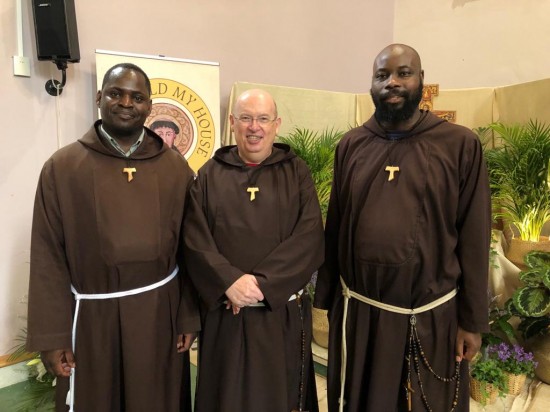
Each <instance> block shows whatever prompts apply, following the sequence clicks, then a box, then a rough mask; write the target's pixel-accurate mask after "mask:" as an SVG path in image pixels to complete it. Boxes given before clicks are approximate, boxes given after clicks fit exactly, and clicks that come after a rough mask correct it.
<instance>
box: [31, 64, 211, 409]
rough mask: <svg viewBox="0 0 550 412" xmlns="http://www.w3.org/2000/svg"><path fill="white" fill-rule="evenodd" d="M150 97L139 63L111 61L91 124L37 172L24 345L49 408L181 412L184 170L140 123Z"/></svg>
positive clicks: (186, 298) (190, 292)
mask: <svg viewBox="0 0 550 412" xmlns="http://www.w3.org/2000/svg"><path fill="white" fill-rule="evenodd" d="M151 104H152V102H151V84H150V82H149V79H148V77H147V75H146V74H145V73H144V72H143V70H142V69H140V68H139V67H137V66H135V65H132V64H120V65H116V66H114V67H112V68H111V69H109V70H108V71H107V72H106V74H105V77H104V80H103V85H102V88H101V90H100V91H98V93H97V105H98V107H99V109H100V111H101V117H102V120H100V121H97V122H96V123H95V124H94V125H93V126H92V128H91V129H90V130H89V131H88V132H87V133H86V134H85V135H84V136H83V137H82V138H81V139H79V140H78V141H77V142H74V143H72V144H69V145H68V146H66V147H64V148H62V149H60V150H58V151H57V152H56V153H54V154H53V156H52V157H51V158H50V159H49V160H48V161H46V163H45V165H44V167H43V169H42V173H41V175H40V180H39V183H38V189H37V193H36V200H35V206H34V216H33V226H32V241H31V273H30V291H29V319H28V339H27V349H28V350H30V351H40V352H41V357H42V360H43V362H44V365H45V366H46V368H47V369H48V371H49V372H51V373H53V374H55V375H56V376H57V377H58V379H57V399H56V405H57V406H56V409H57V411H64V410H66V409H67V406H66V403H67V404H69V405H71V407H72V408H74V410H77V411H78V412H84V411H94V412H97V411H128V412H130V411H163V412H164V411H180V410H188V411H189V410H190V409H191V402H190V385H189V358H188V352H185V351H187V349H189V347H190V345H191V343H192V342H193V340H194V336H195V333H196V331H198V330H199V328H200V316H199V312H198V301H196V298H195V296H196V291H195V292H194V289H193V288H192V284H191V282H189V281H188V280H187V277H186V276H185V272H184V268H183V266H182V262H178V257H177V254H176V252H177V251H178V247H179V246H178V245H179V244H180V242H179V240H180V236H181V232H182V220H183V213H184V207H185V199H186V193H187V189H188V187H189V185H190V183H191V182H192V180H193V173H192V171H191V169H190V168H189V166H188V165H187V162H186V161H185V159H184V158H183V157H182V156H181V155H179V154H178V153H176V152H174V151H173V150H170V149H169V148H168V146H166V145H165V144H164V143H163V141H162V139H161V138H160V137H159V136H157V135H156V134H155V133H153V132H152V131H151V130H149V129H147V128H145V127H144V123H145V119H146V118H147V116H148V115H149V113H150V111H151ZM180 255H181V254H180ZM178 264H179V271H178ZM75 297H76V303H75ZM73 325H74V330H73ZM182 352H185V353H182ZM70 375H71V378H70V382H69V376H70ZM69 383H70V387H71V389H70V391H68V388H69Z"/></svg>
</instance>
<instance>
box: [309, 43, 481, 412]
mask: <svg viewBox="0 0 550 412" xmlns="http://www.w3.org/2000/svg"><path fill="white" fill-rule="evenodd" d="M423 79H424V72H423V70H422V67H421V62H420V57H419V56H418V53H417V52H416V51H415V50H414V49H412V48H411V47H409V46H406V45H402V44H392V45H390V46H388V47H386V48H385V49H383V50H382V51H381V52H380V54H379V55H378V56H377V57H376V59H375V62H374V67H373V78H372V88H371V95H372V98H373V101H374V103H375V106H376V112H375V114H374V115H373V116H372V117H371V118H370V119H369V120H368V121H367V122H366V123H365V124H363V125H362V126H360V127H357V128H355V129H352V130H351V131H349V132H348V133H347V134H346V135H345V136H344V137H343V139H342V141H341V142H340V143H339V145H338V148H337V151H336V155H335V167H334V180H333V187H332V193H331V200H330V206H329V211H328V217H327V224H326V231H325V233H326V237H325V241H326V254H325V256H326V257H325V264H324V266H323V267H322V269H321V270H320V273H319V278H318V282H317V289H316V294H315V306H316V307H320V308H326V309H329V322H330V343H329V361H328V402H329V411H331V412H334V411H338V410H340V411H349V412H358V411H405V410H413V411H422V410H432V411H438V412H440V411H441V412H443V411H450V410H454V411H467V410H468V408H469V397H468V361H469V360H471V359H472V357H473V356H474V355H475V353H476V352H477V351H478V350H479V348H480V344H481V337H480V333H481V332H484V331H487V329H488V319H487V318H488V308H487V304H488V302H487V278H488V253H489V239H490V222H491V216H490V196H489V185H488V177H487V171H486V167H485V164H484V160H483V153H482V150H481V144H480V142H479V141H478V139H477V137H476V136H475V135H474V134H473V133H472V132H471V131H470V130H468V129H466V128H464V127H461V126H458V125H453V124H450V123H448V122H446V121H444V120H441V119H439V118H438V117H436V116H435V115H433V114H432V113H429V112H425V111H422V110H419V109H418V104H419V102H420V99H421V95H422V83H423ZM428 365H429V366H428Z"/></svg>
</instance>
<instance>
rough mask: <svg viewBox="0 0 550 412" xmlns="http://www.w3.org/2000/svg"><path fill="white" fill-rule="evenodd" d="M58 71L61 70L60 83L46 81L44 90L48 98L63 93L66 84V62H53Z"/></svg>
mask: <svg viewBox="0 0 550 412" xmlns="http://www.w3.org/2000/svg"><path fill="white" fill-rule="evenodd" d="M54 63H55V65H56V66H57V69H58V70H61V82H60V81H58V80H54V79H51V80H48V81H47V82H46V85H45V88H46V91H47V92H48V94H49V95H50V96H59V95H60V94H61V93H63V87H65V83H66V82H67V60H54Z"/></svg>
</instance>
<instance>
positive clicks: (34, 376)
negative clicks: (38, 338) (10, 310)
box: [8, 328, 56, 412]
mask: <svg viewBox="0 0 550 412" xmlns="http://www.w3.org/2000/svg"><path fill="white" fill-rule="evenodd" d="M15 340H16V342H18V343H17V345H16V346H14V347H13V348H12V351H11V353H10V356H9V357H8V361H10V362H16V361H22V360H28V359H29V358H30V360H29V361H28V362H27V363H26V366H27V367H28V372H29V379H28V382H27V385H26V387H25V391H24V392H23V395H22V396H20V397H19V398H18V399H17V403H16V404H15V405H14V406H13V407H14V412H37V411H41V412H46V411H53V410H55V404H54V396H55V383H56V379H55V377H54V376H53V375H51V374H50V373H48V372H47V371H46V368H45V367H44V364H43V363H42V361H41V359H40V353H39V352H32V353H31V352H27V350H26V349H25V342H26V340H27V328H22V329H21V333H20V334H19V335H17V337H16V338H15Z"/></svg>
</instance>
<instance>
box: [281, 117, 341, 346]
mask: <svg viewBox="0 0 550 412" xmlns="http://www.w3.org/2000/svg"><path fill="white" fill-rule="evenodd" d="M343 135H344V132H342V131H339V130H334V129H325V130H324V131H322V132H320V133H319V132H315V131H313V130H310V129H302V128H299V127H296V128H295V129H294V130H292V131H291V132H290V133H289V134H288V135H287V136H278V139H279V141H280V142H281V143H285V144H287V145H289V146H290V147H291V148H292V150H293V151H294V153H296V155H297V156H298V157H300V158H302V159H303V160H304V161H305V162H306V164H307V165H308V167H309V170H310V172H311V177H312V179H313V183H314V185H315V190H316V192H317V197H318V198H319V205H320V206H321V213H322V215H323V222H324V221H325V219H326V215H327V209H328V203H329V199H330V189H331V185H332V174H333V167H334V151H335V149H336V145H337V144H338V142H339V141H340V139H341V138H342V136H343ZM316 275H317V273H315V274H314V275H313V277H312V280H311V281H310V282H309V283H308V285H307V286H306V288H305V289H306V292H307V293H308V294H309V296H310V298H311V301H312V302H313V295H314V293H315V281H316ZM312 309H313V310H312V316H313V340H314V341H315V342H316V343H317V344H318V345H319V346H322V347H324V348H327V347H328V319H327V311H326V310H323V309H317V308H312Z"/></svg>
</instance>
